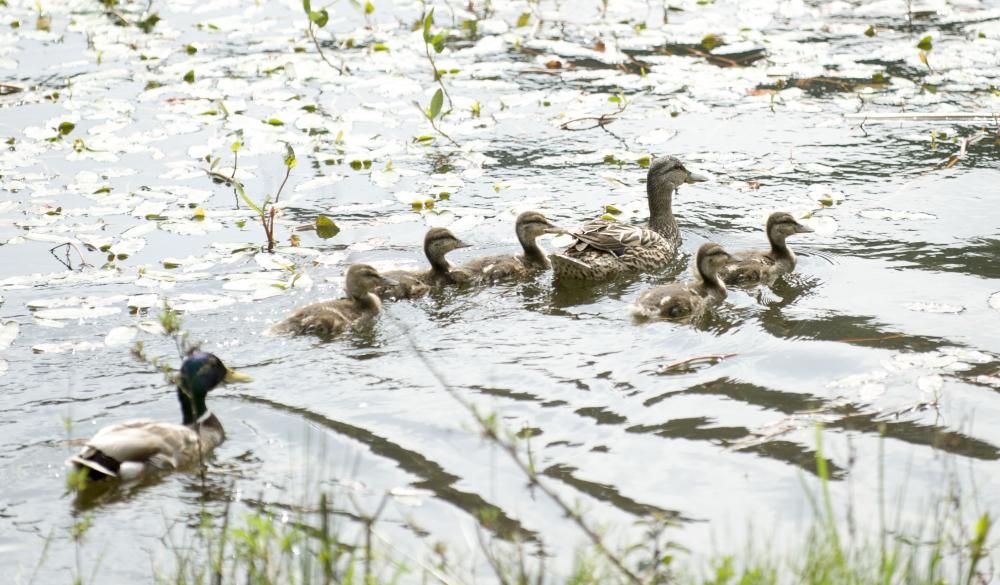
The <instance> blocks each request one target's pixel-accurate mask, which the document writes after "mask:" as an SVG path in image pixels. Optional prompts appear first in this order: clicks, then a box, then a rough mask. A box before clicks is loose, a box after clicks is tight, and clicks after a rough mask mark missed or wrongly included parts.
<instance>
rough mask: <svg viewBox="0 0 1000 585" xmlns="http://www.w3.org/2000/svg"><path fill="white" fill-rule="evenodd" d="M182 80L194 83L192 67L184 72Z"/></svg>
mask: <svg viewBox="0 0 1000 585" xmlns="http://www.w3.org/2000/svg"><path fill="white" fill-rule="evenodd" d="M184 81H186V82H187V83H194V69H192V70H191V71H188V72H187V73H185V74H184Z"/></svg>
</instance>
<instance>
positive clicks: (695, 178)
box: [684, 171, 708, 183]
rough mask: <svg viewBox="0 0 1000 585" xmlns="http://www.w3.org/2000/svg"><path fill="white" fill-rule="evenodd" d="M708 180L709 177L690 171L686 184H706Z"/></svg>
mask: <svg viewBox="0 0 1000 585" xmlns="http://www.w3.org/2000/svg"><path fill="white" fill-rule="evenodd" d="M707 180H708V177H706V176H705V175H701V174H699V173H695V172H693V171H688V176H687V179H685V180H684V182H685V183H704V182H705V181H707Z"/></svg>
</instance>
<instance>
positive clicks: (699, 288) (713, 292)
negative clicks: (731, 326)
mask: <svg viewBox="0 0 1000 585" xmlns="http://www.w3.org/2000/svg"><path fill="white" fill-rule="evenodd" d="M729 258H730V256H729V254H728V253H727V252H726V251H725V250H723V249H722V246H719V245H718V244H712V243H708V244H703V245H702V246H701V247H700V248H699V249H698V254H697V256H696V257H695V261H694V272H695V278H694V280H692V281H691V282H684V283H674V284H667V285H663V286H654V287H652V288H648V289H646V290H644V291H642V292H641V293H639V297H638V298H637V299H636V300H635V303H634V304H633V305H632V307H631V312H632V314H633V315H634V316H636V317H640V318H661V319H678V320H688V319H692V318H695V317H697V316H699V315H701V314H702V313H704V311H705V310H706V309H708V308H709V307H711V306H713V305H716V304H718V303H719V302H721V301H722V300H723V299H725V298H726V285H725V284H724V283H723V282H722V281H721V280H720V279H719V277H718V271H719V269H720V268H721V267H722V266H724V265H725V264H726V262H728V261H729Z"/></svg>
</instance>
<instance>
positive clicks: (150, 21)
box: [135, 12, 160, 34]
mask: <svg viewBox="0 0 1000 585" xmlns="http://www.w3.org/2000/svg"><path fill="white" fill-rule="evenodd" d="M158 22H160V15H159V14H157V13H155V12H154V13H152V14H150V15H149V16H148V17H146V18H145V19H144V20H140V21H138V22H136V23H135V25H136V26H137V27H139V30H141V31H142V32H144V33H147V34H148V33H150V32H152V31H153V27H154V26H156V23H158Z"/></svg>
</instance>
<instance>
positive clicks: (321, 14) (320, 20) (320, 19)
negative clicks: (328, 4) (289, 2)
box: [309, 9, 330, 28]
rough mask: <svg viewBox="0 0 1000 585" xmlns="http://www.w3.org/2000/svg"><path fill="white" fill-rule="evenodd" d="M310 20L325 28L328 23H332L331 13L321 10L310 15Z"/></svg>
mask: <svg viewBox="0 0 1000 585" xmlns="http://www.w3.org/2000/svg"><path fill="white" fill-rule="evenodd" d="M309 20H311V21H312V22H313V23H315V24H316V26H318V27H320V28H323V27H324V26H326V23H328V22H330V13H329V12H327V11H326V9H323V10H319V11H317V12H310V13H309Z"/></svg>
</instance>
